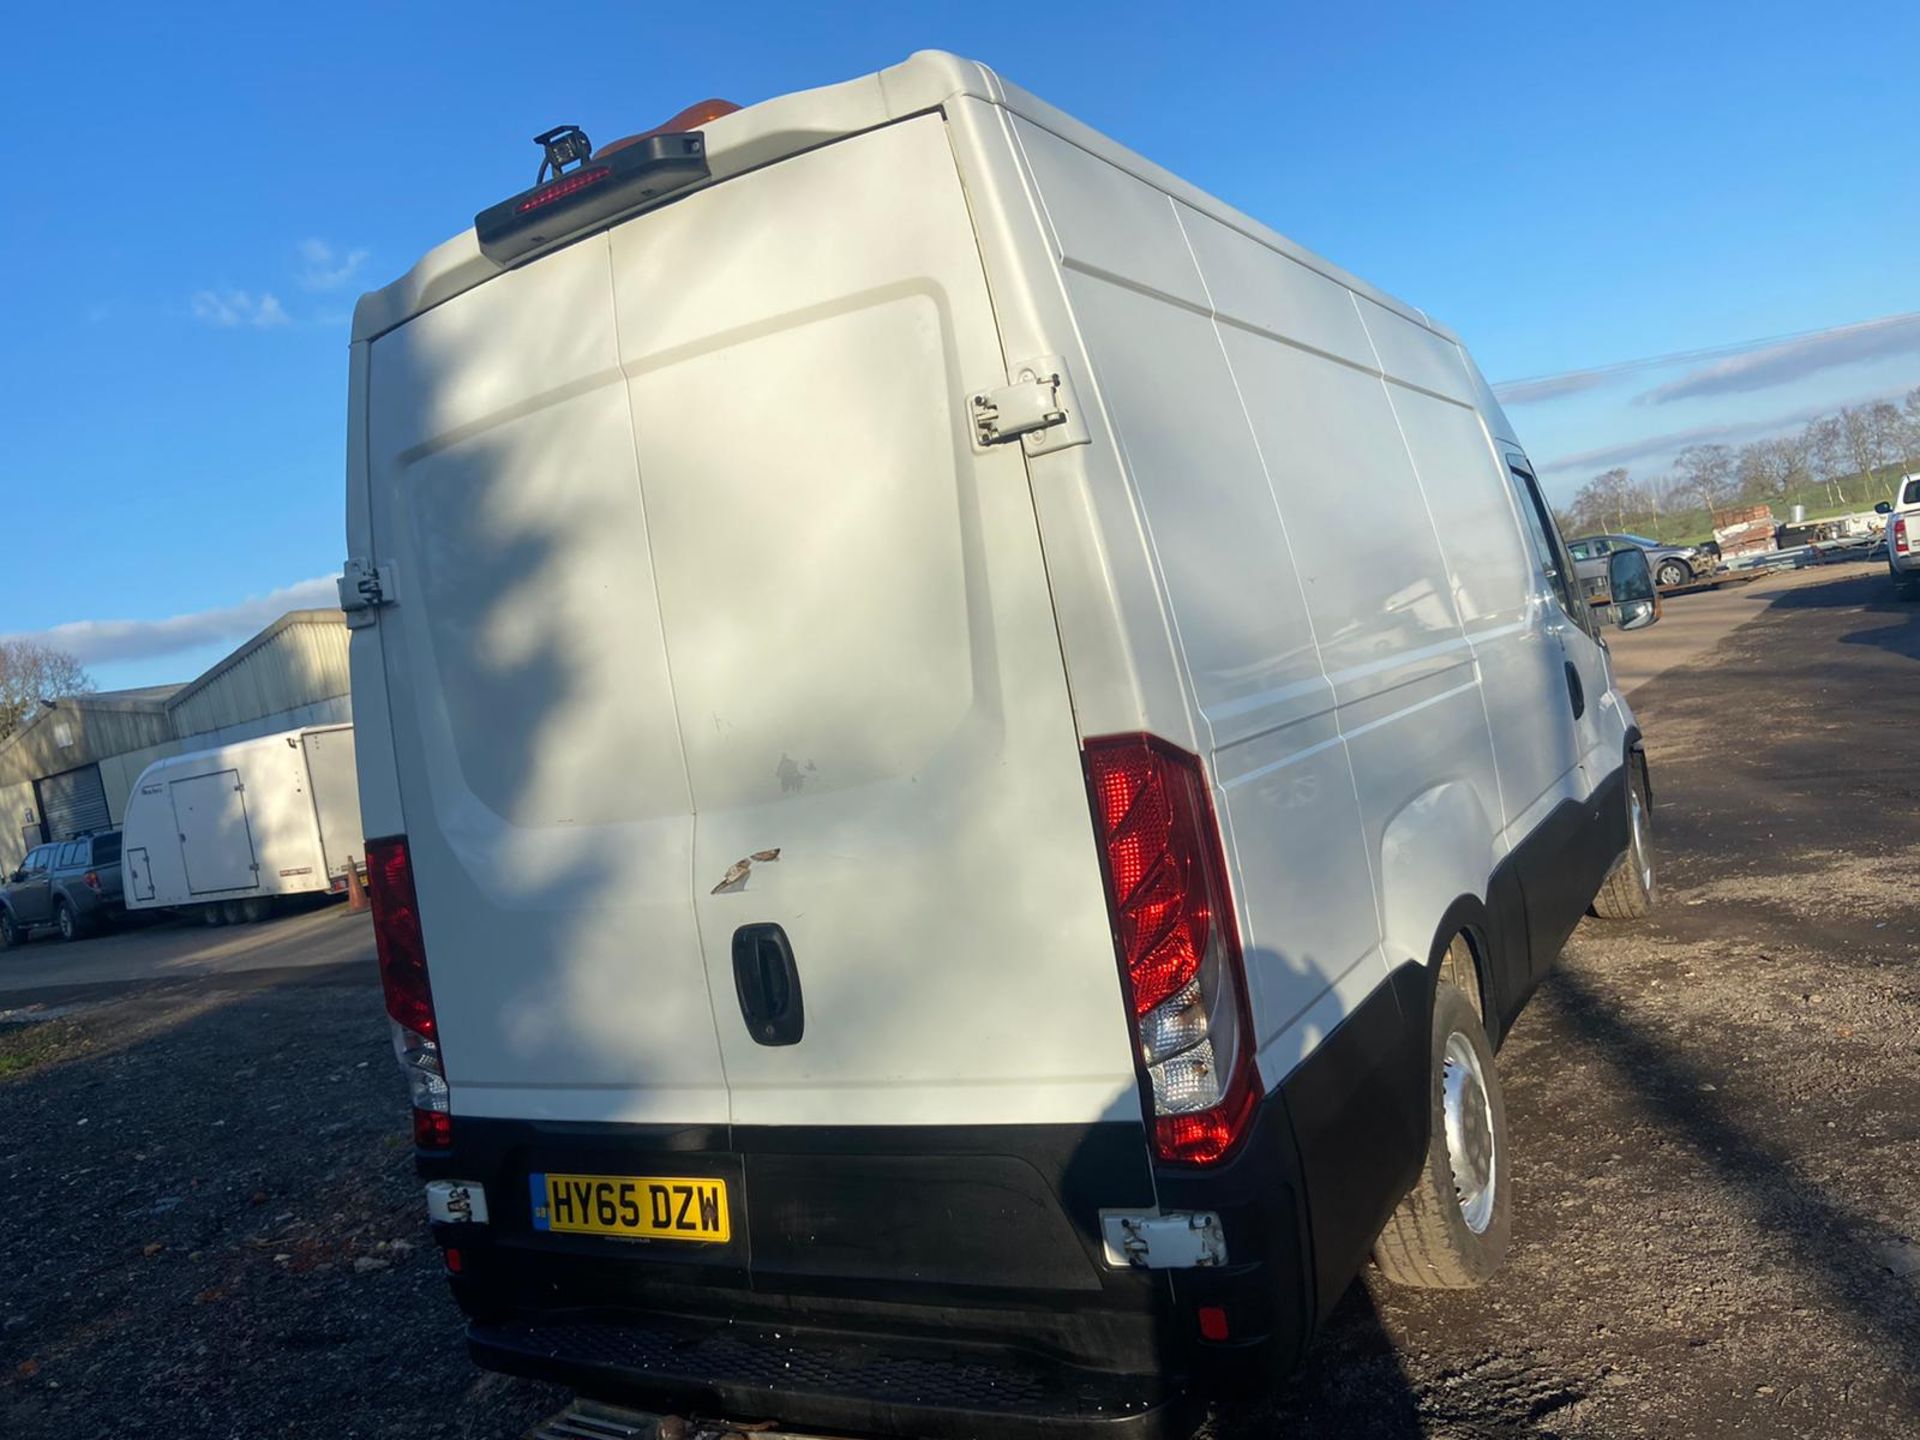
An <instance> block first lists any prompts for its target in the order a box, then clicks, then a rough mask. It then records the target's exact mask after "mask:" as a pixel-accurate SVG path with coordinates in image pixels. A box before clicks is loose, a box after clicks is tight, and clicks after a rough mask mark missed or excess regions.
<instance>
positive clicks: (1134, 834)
mask: <svg viewBox="0 0 1920 1440" xmlns="http://www.w3.org/2000/svg"><path fill="white" fill-rule="evenodd" d="M1086 759H1087V779H1088V784H1089V786H1090V787H1091V790H1092V795H1093V816H1094V823H1095V825H1096V827H1097V828H1098V831H1099V839H1100V846H1101V854H1102V859H1103V861H1104V862H1105V863H1104V870H1105V874H1106V882H1107V904H1108V907H1109V911H1110V913H1111V914H1112V917H1113V929H1114V938H1115V943H1116V945H1117V947H1118V950H1119V959H1120V973H1121V979H1122V982H1123V983H1124V986H1125V989H1126V992H1127V1000H1128V1004H1129V1005H1130V1006H1131V1007H1132V1011H1133V1019H1134V1025H1135V1029H1136V1040H1137V1043H1138V1045H1139V1047H1140V1058H1141V1062H1142V1064H1143V1065H1144V1066H1145V1067H1146V1072H1147V1078H1148V1080H1149V1082H1150V1084H1151V1086H1152V1090H1153V1112H1154V1149H1155V1152H1156V1153H1157V1154H1158V1156H1159V1157H1160V1159H1162V1160H1164V1161H1168V1162H1171V1163H1175V1164H1186V1165H1211V1164H1214V1163H1216V1162H1217V1161H1219V1160H1222V1159H1224V1158H1225V1157H1226V1156H1227V1155H1228V1154H1229V1153H1231V1152H1232V1150H1233V1149H1234V1147H1235V1146H1236V1145H1238V1144H1239V1142H1240V1139H1241V1137H1242V1136H1243V1135H1244V1133H1245V1131H1246V1128H1247V1124H1248V1121H1249V1120H1251V1118H1252V1116H1253V1112H1254V1109H1255V1106H1256V1104H1257V1102H1258V1100H1259V1085H1258V1082H1257V1079H1256V1076H1255V1072H1254V1065H1253V1035H1252V1026H1251V1024H1250V1022H1249V1018H1248V1012H1247V1002H1246V978H1245V975H1244V974H1243V972H1242V964H1241V958H1240V938H1239V934H1238V932H1237V931H1236V929H1235V926H1234V920H1233V905H1232V898H1231V896H1230V894H1229V892H1228V889H1227V870H1226V861H1225V858H1224V856H1223V855H1222V853H1221V848H1220V828H1219V825H1218V824H1217V823H1216V822H1215V820H1214V815H1213V804H1212V801H1211V800H1210V799H1209V796H1208V791H1207V778H1206V773H1205V771H1204V770H1203V769H1202V767H1201V764H1200V761H1199V759H1198V758H1197V757H1195V756H1193V755H1189V754H1187V753H1186V752H1185V751H1182V750H1179V749H1177V748H1175V747H1174V746H1172V745H1169V744H1167V743H1166V742H1165V741H1163V740H1158V739H1155V738H1154V737H1153V736H1150V735H1116V736H1109V737H1106V738H1102V739H1097V740H1089V741H1088V742H1087V750H1086Z"/></svg>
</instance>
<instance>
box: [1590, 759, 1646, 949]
mask: <svg viewBox="0 0 1920 1440" xmlns="http://www.w3.org/2000/svg"><path fill="white" fill-rule="evenodd" d="M1652 909H1653V806H1652V804H1651V803H1649V800H1648V795H1647V771H1646V762H1645V761H1644V760H1642V759H1640V758H1639V756H1637V755H1636V756H1635V757H1634V758H1633V759H1632V761H1630V762H1629V764H1628V765H1627V853H1626V854H1624V855H1622V856H1621V857H1620V863H1619V864H1617V865H1615V866H1614V867H1613V870H1612V872H1611V873H1609V874H1608V876H1607V879H1606V883H1605V884H1604V885H1602V886H1601V887H1600V893H1599V894H1598V895H1595V896H1594V897H1593V913H1594V914H1596V915H1598V916H1599V917H1600V918H1601V919H1602V920H1638V919H1640V918H1641V917H1642V916H1644V915H1646V914H1647V913H1648V912H1649V911H1651V910H1652Z"/></svg>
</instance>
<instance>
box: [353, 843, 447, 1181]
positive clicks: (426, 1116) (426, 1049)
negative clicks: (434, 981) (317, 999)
mask: <svg viewBox="0 0 1920 1440" xmlns="http://www.w3.org/2000/svg"><path fill="white" fill-rule="evenodd" d="M367 895H368V898H369V899H370V900H371V901H372V902H373V944H374V950H375V952H376V953H377V954H378V955H379V957H380V988H381V989H382V990H383V991H384V992H385V994H386V999H387V1015H388V1017H389V1019H390V1020H391V1021H392V1024H393V1053H394V1058H395V1059H397V1060H398V1061H399V1062H400V1068H401V1070H402V1071H404V1072H405V1073H406V1077H407V1088H408V1090H409V1091H410V1092H411V1095H412V1099H413V1143H414V1144H415V1145H418V1146H419V1147H420V1148H422V1149H423V1150H445V1149H447V1148H448V1147H450V1146H451V1145H452V1144H453V1115H452V1109H453V1105H452V1096H451V1094H450V1092H449V1091H448V1089H447V1072H446V1067H445V1066H444V1065H443V1064H442V1063H441V1058H440V1026H439V1022H438V1021H437V1020H436V1019H435V1018H434V1014H433V991H432V990H431V989H430V988H429V987H428V983H427V943H426V937H425V935H424V934H423V933H422V931H421V929H420V903H419V900H418V899H417V897H416V896H415V894H414V888H413V856H412V853H411V852H410V851H409V850H408V849H407V837H406V836H404V835H389V836H386V837H385V838H383V839H379V840H369V841H367Z"/></svg>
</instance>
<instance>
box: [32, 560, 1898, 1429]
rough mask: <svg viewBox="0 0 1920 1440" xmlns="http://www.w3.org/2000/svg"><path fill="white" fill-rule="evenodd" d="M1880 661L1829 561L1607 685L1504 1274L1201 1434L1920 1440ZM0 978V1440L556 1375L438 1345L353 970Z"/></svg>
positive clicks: (448, 1338) (1873, 607) (397, 1404)
mask: <svg viewBox="0 0 1920 1440" xmlns="http://www.w3.org/2000/svg"><path fill="white" fill-rule="evenodd" d="M1684 603H1685V601H1679V602H1676V604H1684ZM1916 661H1920V607H1917V606H1911V605H1907V606H1901V605H1898V604H1897V603H1895V602H1893V601H1891V600H1890V599H1889V598H1888V595H1887V591H1886V584H1885V579H1884V576H1869V577H1866V578H1860V577H1841V578H1837V579H1835V580H1833V581H1831V582H1826V583H1820V584H1811V585H1808V586H1805V587H1803V588H1800V589H1796V590H1792V591H1788V592H1783V593H1782V594H1781V595H1780V596H1779V597H1778V598H1777V599H1776V600H1775V601H1774V603H1773V605H1772V606H1771V607H1770V608H1769V609H1768V610H1767V611H1766V612H1765V613H1764V614H1762V616H1761V617H1760V618H1759V619H1758V620H1756V621H1755V622H1754V623H1753V624H1751V625H1749V626H1747V627H1746V628H1744V629H1742V630H1739V631H1737V632H1735V633H1734V634H1733V635H1732V636H1731V637H1729V638H1728V639H1727V640H1726V641H1724V642H1723V643H1722V644H1721V645H1720V646H1719V648H1718V649H1717V650H1715V651H1714V652H1713V654H1712V655H1711V656H1710V657H1707V658H1704V659H1702V660H1700V661H1696V662H1693V663H1691V664H1689V665H1688V666H1686V667H1684V668H1683V669H1681V670H1677V671H1674V672H1671V673H1669V674H1667V675H1665V676H1662V677H1661V678H1659V679H1657V680H1655V681H1653V682H1651V683H1650V684H1648V685H1647V686H1645V687H1644V688H1643V689H1642V690H1640V691H1639V692H1638V693H1637V694H1636V696H1635V708H1636V710H1637V711H1638V712H1639V714H1640V717H1641V723H1642V725H1643V727H1644V728H1645V730H1646V731H1647V735H1648V741H1649V749H1650V751H1651V755H1652V760H1653V775H1654V785H1655V789H1656V796H1657V801H1658V813H1657V824H1658V837H1659V844H1660V847H1661V864H1662V886H1663V894H1662V897H1661V906H1660V909H1659V910H1658V911H1657V912H1656V916H1655V918H1653V919H1651V920H1649V921H1646V922H1641V923H1638V924H1633V925H1625V926H1601V925H1599V924H1597V923H1595V922H1589V924H1588V925H1587V926H1585V927H1583V929H1582V930H1581V931H1580V933H1579V934H1578V935H1576V937H1575V939H1574V940H1573V942H1572V944H1571V945H1570V946H1569V947H1568V951H1567V954H1566V956H1565V957H1564V959H1563V961H1562V963H1561V965H1560V967H1559V968H1558V970H1557V971H1556V972H1555V974H1554V976H1553V977H1552V978H1551V979H1550V980H1549V981H1548V983H1547V984H1546V985H1545V986H1544V987H1543V988H1542V990H1541V992H1540V994H1539V995H1538V996H1537V997H1536V999H1535V1001H1534V1003H1533V1005H1532V1006H1531V1007H1530V1009H1529V1010H1528V1012H1527V1014H1526V1015H1525V1016H1524V1017H1523V1018H1522V1020H1521V1022H1520V1024H1519V1026H1518V1027H1517V1029H1516V1031H1515V1033H1514V1035H1513V1037H1512V1039H1511V1040H1510V1041H1509V1043H1508V1045H1507V1047H1506V1048H1505V1050H1504V1051H1503V1052H1502V1055H1501V1069H1502V1073H1503V1075H1504V1077H1505V1080H1506V1086H1507V1096H1508V1111H1509V1120H1510V1125H1511V1128H1512V1135H1511V1143H1512V1145H1513V1147H1514V1155H1515V1169H1514V1173H1515V1176H1516V1180H1517V1184H1518V1195H1517V1200H1518V1205H1517V1210H1516V1217H1515V1218H1516V1224H1515V1231H1514V1250H1513V1256H1512V1260H1511V1263H1510V1264H1509V1266H1508V1268H1507V1270H1506V1271H1505V1272H1503V1274H1502V1275H1501V1276H1500V1277H1499V1278H1498V1279H1497V1280H1496V1282H1495V1283H1494V1284H1493V1285H1492V1286H1491V1287H1489V1288H1488V1289H1487V1290H1486V1291H1484V1292H1480V1293H1478V1294H1469V1295H1448V1294H1421V1293H1414V1292H1405V1291H1393V1290H1391V1289H1389V1288H1388V1287H1386V1286H1384V1285H1382V1284H1380V1283H1378V1282H1377V1280H1376V1279H1375V1278H1373V1277H1369V1279H1368V1280H1367V1282H1366V1283H1365V1284H1362V1285H1358V1286H1356V1287H1355V1288H1354V1290H1353V1291H1352V1292H1351V1293H1350V1295H1349V1296H1348V1298H1347V1300H1346V1302H1345V1303H1344V1304H1343V1305H1342V1306H1341V1308H1340V1310H1339V1312H1338V1313H1337V1314H1336V1316H1335V1318H1334V1321H1333V1323H1332V1324H1331V1326H1330V1327H1329V1329H1328V1332H1327V1333H1326V1334H1325V1335H1324V1336H1323V1337H1322V1339H1321V1342H1320V1344H1319V1346H1318V1348H1317V1349H1316V1351H1315V1352H1314V1355H1313V1357H1312V1361H1311V1363H1310V1365H1309V1367H1308V1369H1307V1370H1306V1371H1305V1372H1304V1373H1303V1374H1302V1375H1300V1376H1298V1377H1296V1378H1295V1379H1293V1380H1291V1381H1289V1382H1287V1383H1286V1384H1284V1385H1283V1386H1282V1387H1281V1388H1280V1390H1279V1391H1278V1393H1277V1394H1276V1396H1275V1397H1274V1398H1273V1399H1272V1400H1271V1401H1269V1402H1266V1403H1262V1404H1259V1405H1251V1406H1246V1407H1241V1408H1237V1409H1234V1410H1231V1411H1227V1412H1224V1413H1222V1414H1221V1415H1219V1416H1218V1417H1216V1420H1215V1422H1214V1424H1213V1426H1212V1430H1213V1433H1214V1435H1215V1436H1216V1437H1217V1440H1255V1437H1259V1440H1268V1437H1274V1440H1277V1437H1279V1436H1283V1435H1284V1436H1315V1437H1320V1436H1325V1437H1334V1436H1338V1437H1343V1440H1347V1437H1360V1440H1371V1437H1399V1436H1416V1435H1426V1436H1439V1437H1480V1436H1487V1437H1494V1436H1521V1435H1525V1436H1536V1437H1551V1436H1568V1437H1574V1436H1663V1437H1664V1436H1701V1437H1710V1436H1711V1437H1718V1436H1740V1437H1763V1440H1764V1437H1784V1436H1849V1437H1878V1436H1920V1389H1917V1388H1916V1385H1915V1382H1914V1379H1913V1376H1914V1372H1915V1370H1916V1365H1917V1364H1920V1273H1917V1272H1920V1095H1917V1094H1916V1077H1917V1074H1920V969H1916V962H1917V959H1920V887H1916V885H1915V882H1914V878H1913V877H1914V876H1915V874H1916V873H1917V871H1920V825H1916V822H1915V818H1914V817H1915V813H1916V811H1915V802H1916V799H1920V795H1916V789H1920V726H1916V725H1915V724H1914V717H1915V713H1916V711H1915V701H1916V699H1920V668H1916ZM343 923H352V922H349V921H347V920H346V919H345V917H343ZM6 963H7V962H6V960H5V958H4V957H0V1215H4V1216H5V1217H6V1219H5V1223H4V1226H0V1436H4V1437H8V1440H14V1437H20V1440H27V1437H39V1436H49V1437H51V1436H56V1435H57V1436H61V1437H66V1436H73V1435H92V1434H115V1435H121V1434H126V1435H156V1436H166V1437H208V1440H213V1437H223V1440H224V1437H234V1440H256V1437H270V1436H281V1435H311V1436H389V1435H392V1436H399V1435H405V1436H409V1437H413V1436H461V1437H469V1436H470V1437H476V1440H479V1437H485V1440H509V1437H513V1436H516V1435H518V1434H519V1433H520V1432H521V1430H523V1429H524V1428H525V1426H526V1425H528V1424H529V1423H530V1422H532V1421H533V1420H534V1419H536V1418H538V1417H539V1416H541V1415H543V1414H545V1413H549V1412H551V1411H552V1410H553V1409H555V1408H557V1407H558V1405H559V1404H560V1403H562V1401H563V1399H564V1397H563V1396H562V1395H560V1394H559V1393H558V1392H555V1391H552V1390H547V1389H542V1388H540V1387H536V1386H529V1385H524V1384H521V1383H520V1382H516V1381H508V1380H504V1379H498V1378H493V1377H486V1376H482V1375H481V1374H480V1373H479V1372H478V1371H475V1370H473V1369H472V1368H471V1367H470V1366H469V1365H468V1363H467V1361H466V1359H465V1355H464V1352H463V1350H462V1348H461V1346H460V1343H459V1321H458V1318H457V1316H456V1314H455V1311H454V1309H453V1306H452V1303H451V1301H450V1300H449V1299H448V1297H447V1295H446V1293H445V1288H444V1285H443V1283H442V1281H441V1278H440V1275H439V1266H438V1260H437V1257H436V1256H435V1255H434V1254H433V1253H432V1251H431V1249H430V1247H426V1245H425V1241H426V1227H425V1224H424V1220H423V1217H422V1213H421V1206H420V1199H419V1189H418V1184H417V1182H416V1181H415V1180H414V1178H413V1176H412V1174H411V1170H410V1167H409V1164H408V1156H407V1136H406V1134H405V1131H404V1128H403V1126H404V1119H405V1112H404V1104H405V1098H404V1091H403V1087H402V1083H401V1081H400V1078H399V1076H398V1074H397V1072H396V1070H395V1067H394V1065H393V1062H392V1059H391V1056H390V1053H389V1051H388V1048H387V1041H386V1028H385V1022H384V1018H383V1017H382V1015H381V1012H380V1000H379V995H378V991H377V989H376V988H375V987H374V986H373V984H372V982H371V966H370V965H369V964H367V963H365V962H362V963H360V964H357V965H352V966H332V967H324V968H316V969H310V970H306V971H302V972H297V973H296V972H268V973H262V974H255V975H244V976H234V975H227V976H217V977H212V978H208V979H202V980H199V981H196V982H192V983H172V984H164V985H159V986H153V987H149V988H146V989H142V990H138V991H134V992H119V993H115V994H112V995H111V996H109V998H104V999H103V998H100V997H99V994H98V992H83V993H81V994H78V995H59V996H49V997H42V998H43V1005H44V1008H43V1009H41V1010H40V1011H38V1012H36V1013H37V1014H38V1015H39V1016H41V1017H50V1018H39V1019H35V1020H28V1021H23V1020H22V1018H21V1017H20V1016H19V1015H18V1013H17V1012H16V1013H15V1014H14V1015H13V1016H12V1017H11V1018H10V1017H9V1016H8V1015H6V1014H5V1013H3V1012H5V1007H6V1006H8V1005H9V1004H13V1005H16V1006H17V1005H19V1004H21V1003H23V1002H22V1001H21V1000H20V999H19V998H18V997H14V998H11V999H10V998H7V997H6V995H5V985H6V971H5V965H6ZM69 1004H71V1005H73V1006H74V1008H72V1009H63V1006H65V1005H69Z"/></svg>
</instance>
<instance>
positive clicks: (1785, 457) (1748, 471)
mask: <svg viewBox="0 0 1920 1440" xmlns="http://www.w3.org/2000/svg"><path fill="white" fill-rule="evenodd" d="M1734 474H1735V475H1736V476H1737V477H1738V478H1739V481H1740V495H1741V498H1743V499H1747V500H1777V499H1779V498H1781V497H1782V496H1784V495H1785V494H1787V492H1788V491H1790V490H1792V489H1793V488H1794V487H1795V486H1798V485H1804V484H1806V483H1807V482H1808V481H1809V480H1810V479H1812V463H1811V461H1810V459H1809V451H1808V446H1807V440H1806V437H1805V436H1804V435H1776V436H1774V437H1773V438H1772V439H1770V440H1756V441H1754V442H1753V443H1752V444H1751V445H1742V446H1741V447H1740V455H1739V458H1738V459H1737V460H1736V461H1735V462H1734Z"/></svg>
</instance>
